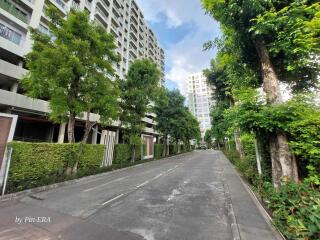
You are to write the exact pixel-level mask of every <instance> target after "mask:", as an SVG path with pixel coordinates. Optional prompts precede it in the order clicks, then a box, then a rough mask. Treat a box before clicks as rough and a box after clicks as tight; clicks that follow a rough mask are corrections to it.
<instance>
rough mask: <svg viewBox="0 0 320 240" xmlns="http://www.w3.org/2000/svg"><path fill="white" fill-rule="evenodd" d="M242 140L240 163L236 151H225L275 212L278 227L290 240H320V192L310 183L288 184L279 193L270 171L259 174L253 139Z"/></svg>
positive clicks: (243, 138) (274, 217)
mask: <svg viewBox="0 0 320 240" xmlns="http://www.w3.org/2000/svg"><path fill="white" fill-rule="evenodd" d="M241 139H242V144H243V147H244V152H245V156H246V157H245V158H244V159H240V157H239V155H238V153H237V152H236V151H235V150H234V151H225V154H226V155H227V156H228V158H229V159H230V161H231V162H232V163H233V164H234V165H235V166H236V168H237V170H238V171H239V172H241V174H242V175H243V176H244V177H245V178H246V179H247V180H248V181H249V183H251V184H252V185H253V188H254V190H256V191H257V192H258V193H259V195H260V196H261V200H263V201H264V202H265V203H266V204H267V206H268V208H269V209H270V210H271V211H272V217H273V223H274V225H275V226H276V227H277V228H278V229H279V231H281V232H282V233H283V234H284V235H285V236H286V238H287V239H288V240H295V239H304V240H315V239H320V192H319V189H318V188H316V187H315V188H314V187H311V186H312V185H310V181H309V179H306V180H305V181H304V183H300V184H296V183H291V182H288V183H286V184H284V185H283V186H280V187H279V188H278V189H275V188H274V187H273V186H272V183H271V182H270V180H271V179H270V172H269V171H268V169H267V168H266V169H267V171H266V170H265V168H263V170H264V171H263V174H262V176H259V175H258V173H257V170H256V169H257V167H256V161H255V155H254V145H253V143H252V141H253V139H252V137H251V136H250V135H249V136H248V135H244V136H243V137H242V138H241Z"/></svg>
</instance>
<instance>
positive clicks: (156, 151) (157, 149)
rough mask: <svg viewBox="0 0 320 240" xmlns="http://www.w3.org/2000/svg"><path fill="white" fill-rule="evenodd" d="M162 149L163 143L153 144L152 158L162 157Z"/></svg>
mask: <svg viewBox="0 0 320 240" xmlns="http://www.w3.org/2000/svg"><path fill="white" fill-rule="evenodd" d="M163 149H164V145H163V144H155V145H154V158H155V159H159V158H161V157H163Z"/></svg>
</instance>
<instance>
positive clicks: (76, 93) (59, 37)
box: [22, 7, 119, 143]
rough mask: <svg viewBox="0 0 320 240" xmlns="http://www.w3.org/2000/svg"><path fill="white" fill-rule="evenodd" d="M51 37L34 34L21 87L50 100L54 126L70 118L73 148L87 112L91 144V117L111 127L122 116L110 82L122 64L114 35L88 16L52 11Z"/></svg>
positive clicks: (35, 95) (33, 95)
mask: <svg viewBox="0 0 320 240" xmlns="http://www.w3.org/2000/svg"><path fill="white" fill-rule="evenodd" d="M47 15H48V17H49V18H50V19H51V22H50V23H49V29H50V35H45V34H42V33H40V32H39V31H38V30H37V29H30V31H31V38H32V40H33V41H34V43H33V47H32V51H31V52H30V53H28V54H27V55H26V62H27V68H28V69H29V73H28V74H27V75H26V76H25V77H24V78H23V80H22V85H23V87H24V89H25V90H26V92H27V95H28V96H30V97H34V98H45V99H48V100H49V104H50V110H51V112H50V118H51V119H52V120H53V121H58V122H61V121H65V120H66V119H68V142H69V143H73V142H74V141H75V137H74V125H75V119H76V116H78V117H82V116H83V113H85V118H86V128H85V133H84V136H83V142H86V141H87V138H88V135H89V132H90V131H91V129H92V127H93V125H94V124H95V123H92V122H91V121H90V118H89V115H90V113H97V114H99V115H100V121H101V122H102V123H107V122H108V121H109V120H111V119H115V118H116V116H117V105H118V104H117V98H118V95H119V94H118V90H117V87H116V85H115V84H114V82H113V81H112V80H111V78H112V76H114V75H115V71H114V69H113V67H112V64H114V63H116V62H117V61H118V60H119V57H118V56H117V55H116V52H115V49H116V45H115V43H114V37H113V35H111V34H109V33H107V32H106V31H105V30H104V29H103V28H102V27H100V26H97V25H95V24H94V23H93V22H90V21H89V15H88V13H86V12H78V11H74V10H71V11H70V12H69V13H68V15H67V18H66V19H64V18H63V17H62V16H61V15H60V13H59V11H58V10H57V9H56V8H55V7H50V8H49V9H48V11H47Z"/></svg>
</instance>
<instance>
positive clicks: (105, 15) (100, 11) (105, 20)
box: [96, 6, 108, 27]
mask: <svg viewBox="0 0 320 240" xmlns="http://www.w3.org/2000/svg"><path fill="white" fill-rule="evenodd" d="M96 13H98V15H99V16H100V19H101V20H102V21H103V22H104V24H103V25H104V26H106V27H108V15H107V14H106V13H104V11H102V10H101V9H100V8H99V7H98V6H97V7H96Z"/></svg>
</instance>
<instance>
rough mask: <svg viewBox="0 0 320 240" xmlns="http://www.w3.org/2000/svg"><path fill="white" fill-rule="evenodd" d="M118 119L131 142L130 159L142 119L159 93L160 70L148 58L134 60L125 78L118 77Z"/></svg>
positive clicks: (133, 155) (140, 129) (140, 132)
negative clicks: (119, 111) (119, 109)
mask: <svg viewBox="0 0 320 240" xmlns="http://www.w3.org/2000/svg"><path fill="white" fill-rule="evenodd" d="M118 85H119V87H120V90H121V95H120V98H121V100H120V108H121V113H120V121H121V123H122V124H123V125H124V127H125V131H126V133H127V134H126V136H127V137H128V138H129V142H130V143H131V144H132V161H134V159H135V147H136V145H137V144H138V143H139V142H141V134H142V132H143V130H144V127H145V124H144V123H143V122H142V119H143V118H144V117H145V116H146V114H147V113H148V112H151V111H152V103H153V102H154V101H156V99H157V98H158V97H159V94H160V93H161V90H160V89H161V87H160V71H159V69H158V67H157V65H156V64H154V63H152V62H151V61H150V60H148V59H143V60H136V61H134V62H133V63H132V64H131V65H130V68H129V71H128V74H127V76H126V79H124V80H122V79H120V80H119V81H118Z"/></svg>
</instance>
